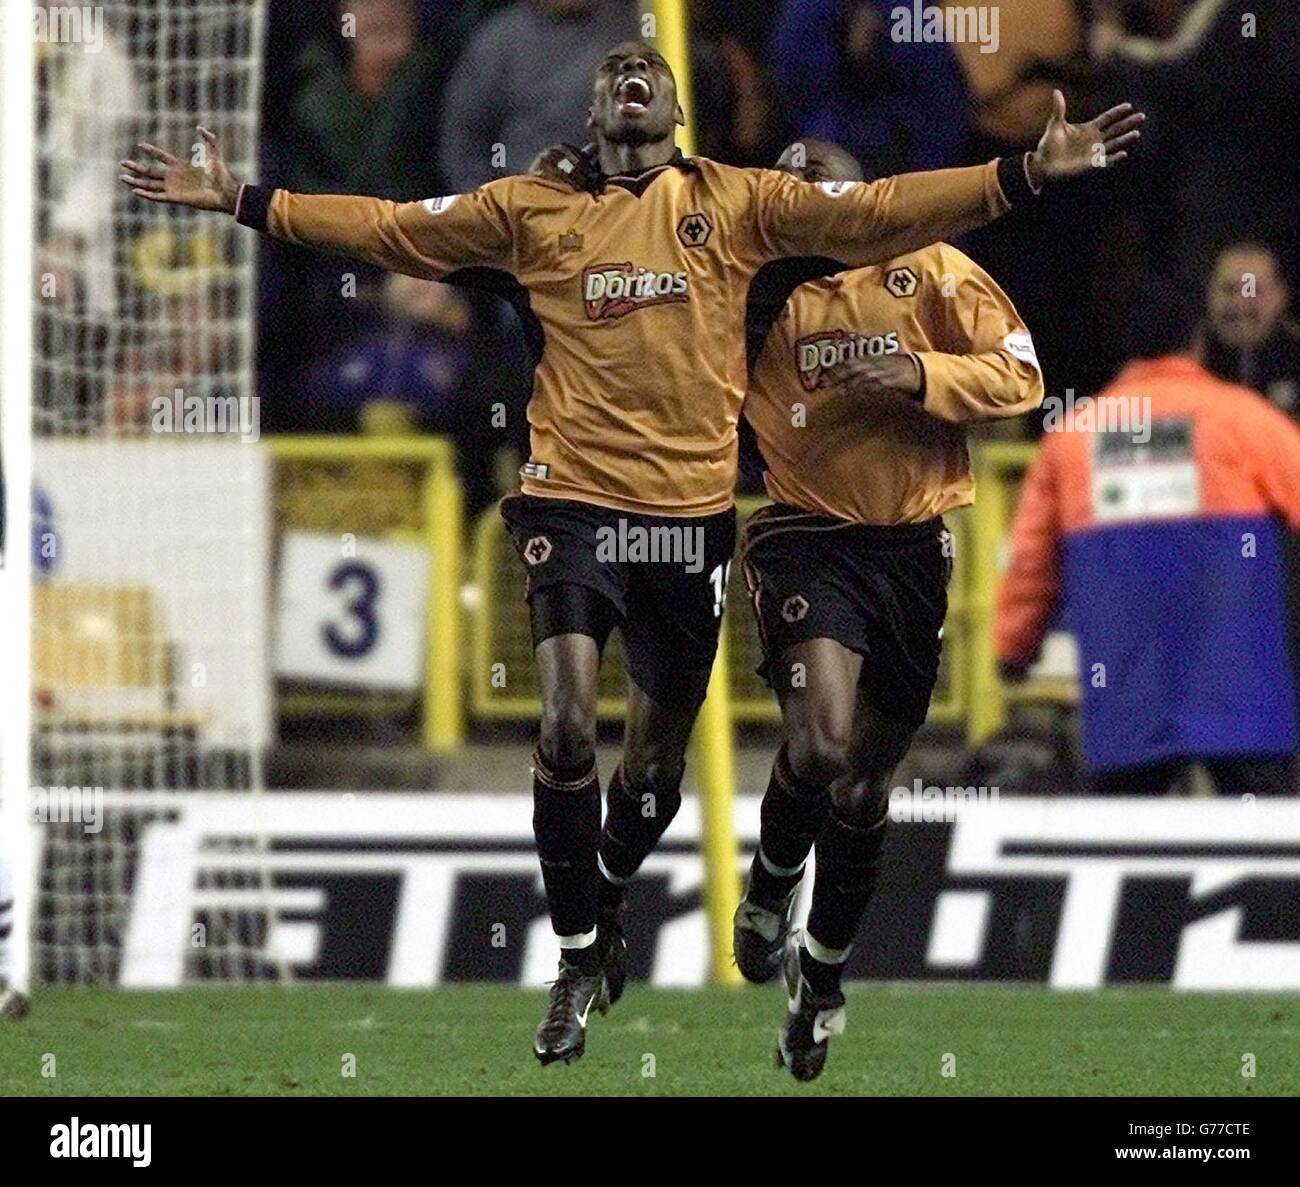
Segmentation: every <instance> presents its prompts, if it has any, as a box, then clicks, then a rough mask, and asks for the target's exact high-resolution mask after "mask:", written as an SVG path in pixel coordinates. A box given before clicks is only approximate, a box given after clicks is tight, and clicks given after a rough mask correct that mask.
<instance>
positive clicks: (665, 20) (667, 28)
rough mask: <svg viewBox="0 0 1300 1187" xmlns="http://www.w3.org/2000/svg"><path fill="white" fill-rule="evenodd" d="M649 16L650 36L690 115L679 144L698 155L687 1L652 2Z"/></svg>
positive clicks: (648, 6) (691, 153)
mask: <svg viewBox="0 0 1300 1187" xmlns="http://www.w3.org/2000/svg"><path fill="white" fill-rule="evenodd" d="M645 15H646V16H649V17H651V18H652V19H653V20H654V25H653V26H652V28H653V32H651V33H650V34H649V37H650V38H651V39H652V40H653V41H654V42H655V43H656V44H657V45H658V46H659V52H660V53H661V54H663V56H664V57H665V58H667V59H668V64H669V65H670V66H671V67H672V68H673V74H674V75H675V76H676V78H677V102H678V103H680V104H681V105H682V110H683V111H684V112H685V113H686V126H685V127H684V128H679V129H678V131H677V144H678V146H679V147H680V148H681V150H682V152H683V153H684V154H685V155H686V156H688V157H689V156H691V155H693V154H694V152H695V116H694V108H693V106H692V104H691V97H692V96H691V63H690V53H689V47H688V42H687V13H686V0H651V2H650V3H649V4H648V5H647V6H646V12H645Z"/></svg>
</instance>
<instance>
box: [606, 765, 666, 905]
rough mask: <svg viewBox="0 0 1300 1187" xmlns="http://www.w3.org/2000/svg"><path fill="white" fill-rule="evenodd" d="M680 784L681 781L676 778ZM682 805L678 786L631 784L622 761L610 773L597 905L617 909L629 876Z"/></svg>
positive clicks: (656, 842)
mask: <svg viewBox="0 0 1300 1187" xmlns="http://www.w3.org/2000/svg"><path fill="white" fill-rule="evenodd" d="M679 784H680V781H679ZM681 806H682V792H681V787H680V785H679V786H676V787H659V788H650V787H633V786H632V785H631V784H630V783H629V782H628V781H627V778H626V777H625V776H624V774H623V765H622V763H620V764H619V766H618V769H617V770H616V771H615V772H614V774H613V775H612V776H611V777H610V780H609V790H608V792H607V793H606V795H605V827H604V828H603V829H602V830H601V834H600V854H599V863H600V875H601V876H600V909H601V911H602V913H606V912H614V911H617V910H618V907H619V904H620V903H621V902H622V901H623V893H624V890H625V889H626V886H627V882H628V880H629V879H630V878H631V877H632V876H633V875H634V874H635V873H636V872H637V870H639V869H640V868H641V863H642V862H643V861H645V859H646V858H647V857H648V856H649V854H650V851H651V850H652V849H654V847H655V846H656V845H657V844H659V838H660V837H662V836H663V835H664V830H665V829H666V828H667V827H668V826H669V825H670V824H671V823H672V822H673V817H674V816H676V815H677V810H678V809H679V808H680V807H681Z"/></svg>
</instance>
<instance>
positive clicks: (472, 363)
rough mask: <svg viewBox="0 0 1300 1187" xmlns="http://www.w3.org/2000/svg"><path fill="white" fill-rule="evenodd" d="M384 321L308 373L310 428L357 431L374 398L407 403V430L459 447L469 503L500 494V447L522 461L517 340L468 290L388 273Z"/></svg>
mask: <svg viewBox="0 0 1300 1187" xmlns="http://www.w3.org/2000/svg"><path fill="white" fill-rule="evenodd" d="M383 306H384V310H385V312H386V313H387V314H388V318H389V324H388V325H387V326H386V327H382V328H378V329H376V330H375V331H374V332H372V333H369V334H366V335H364V336H362V337H359V338H357V339H355V340H354V341H351V342H349V343H348V344H347V345H345V346H342V347H340V348H339V349H337V350H335V351H333V352H332V353H330V354H328V355H326V356H325V357H324V358H322V359H320V360H319V362H317V363H316V364H315V365H314V366H313V367H312V368H311V370H310V371H309V373H308V376H307V384H306V387H307V390H308V391H309V392H310V395H311V402H312V409H313V429H314V430H315V431H317V432H342V433H355V432H358V431H359V430H360V429H361V428H362V427H363V426H364V425H365V423H366V417H367V409H368V408H370V407H373V406H374V405H376V404H395V405H399V406H401V407H403V408H404V409H405V411H406V413H407V417H406V420H407V421H408V423H409V425H410V427H411V428H412V429H415V430H418V431H421V432H426V433H440V434H445V435H446V436H449V437H451V438H452V439H453V440H454V441H455V443H456V451H457V462H458V469H459V472H460V477H461V480H462V483H463V484H464V488H465V495H466V508H467V510H468V512H469V513H470V514H471V515H474V514H477V513H478V512H479V511H481V510H482V509H483V508H484V507H486V506H487V505H488V504H489V503H491V502H492V500H493V499H495V498H496V497H497V495H498V493H499V492H498V491H497V489H496V482H495V467H494V462H495V459H496V456H497V451H498V449H499V448H502V447H505V448H510V447H513V448H514V449H515V452H516V453H517V454H519V461H520V462H522V460H523V459H524V458H526V457H527V440H528V434H527V425H526V422H525V407H526V405H527V400H528V388H529V367H528V363H527V361H526V359H525V358H524V352H523V346H522V342H521V340H520V337H519V335H518V334H517V333H515V334H504V335H503V334H501V333H500V332H499V327H498V325H497V324H496V322H495V319H494V312H495V311H493V310H492V309H490V308H485V307H484V302H483V300H482V299H481V298H480V297H478V296H476V295H475V294H472V293H467V292H464V291H462V290H459V289H456V288H452V287H450V286H449V285H445V284H437V283H435V282H433V281H428V280H418V279H415V278H413V277H409V276H400V275H396V274H392V275H389V276H388V277H386V278H385V281H384V287H383Z"/></svg>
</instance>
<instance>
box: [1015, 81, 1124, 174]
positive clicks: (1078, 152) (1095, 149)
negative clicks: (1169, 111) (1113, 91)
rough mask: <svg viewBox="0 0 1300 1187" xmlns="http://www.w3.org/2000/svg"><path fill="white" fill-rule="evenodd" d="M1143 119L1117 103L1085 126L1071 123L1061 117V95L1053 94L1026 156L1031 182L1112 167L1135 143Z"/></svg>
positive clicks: (1062, 103)
mask: <svg viewBox="0 0 1300 1187" xmlns="http://www.w3.org/2000/svg"><path fill="white" fill-rule="evenodd" d="M1146 118H1147V117H1146V116H1145V115H1144V114H1143V113H1142V112H1140V111H1134V110H1133V104H1132V103H1121V104H1119V106H1117V107H1112V108H1111V109H1110V110H1109V111H1103V112H1102V113H1101V115H1099V116H1098V117H1097V118H1096V119H1094V120H1089V121H1088V122H1087V123H1086V124H1071V123H1069V122H1068V121H1067V120H1066V118H1065V96H1064V95H1062V94H1061V92H1060V91H1053V92H1052V114H1051V116H1050V117H1049V118H1048V121H1047V128H1046V130H1045V131H1044V132H1043V138H1042V139H1041V140H1040V141H1039V142H1038V148H1037V150H1036V151H1035V152H1033V153H1032V154H1030V157H1029V172H1030V177H1031V180H1033V182H1034V183H1035V184H1036V185H1041V184H1042V183H1043V182H1044V181H1063V180H1065V179H1066V178H1069V177H1079V176H1080V175H1082V174H1084V173H1087V172H1088V171H1089V170H1091V169H1110V168H1113V167H1114V166H1115V165H1118V164H1119V163H1120V162H1121V161H1123V160H1125V159H1126V158H1127V157H1128V151H1127V150H1128V149H1129V148H1131V147H1132V146H1133V145H1134V144H1136V143H1137V141H1138V138H1139V136H1140V135H1141V133H1140V132H1139V131H1138V129H1139V128H1140V127H1141V126H1142V124H1143V123H1144V122H1145V121H1146Z"/></svg>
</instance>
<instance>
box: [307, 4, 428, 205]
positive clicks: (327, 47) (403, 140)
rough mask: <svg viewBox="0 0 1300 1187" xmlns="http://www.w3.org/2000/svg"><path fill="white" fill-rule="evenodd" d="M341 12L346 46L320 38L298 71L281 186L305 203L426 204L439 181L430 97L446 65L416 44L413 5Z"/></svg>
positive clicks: (359, 7)
mask: <svg viewBox="0 0 1300 1187" xmlns="http://www.w3.org/2000/svg"><path fill="white" fill-rule="evenodd" d="M340 8H341V10H342V11H341V16H340V20H341V21H342V19H343V18H346V17H350V18H351V22H350V24H349V25H347V26H344V25H342V24H341V25H340V28H342V29H343V30H344V33H343V36H342V37H341V38H336V37H329V38H314V39H313V40H311V41H310V42H308V44H307V45H306V46H305V47H304V48H303V49H302V51H301V53H300V55H299V58H298V61H297V66H296V73H297V76H298V85H297V88H296V90H295V92H294V95H293V98H292V100H291V101H290V105H289V123H290V131H291V137H292V147H291V154H292V155H291V158H290V160H289V161H288V162H287V165H286V168H285V170H284V183H285V185H286V186H288V187H290V188H293V189H296V190H300V191H302V192H305V193H321V192H324V193H362V194H375V195H377V196H379V197H385V198H394V199H401V200H409V199H410V198H413V197H416V196H424V197H428V196H429V195H430V194H432V193H434V192H436V191H437V190H438V188H439V185H440V180H441V179H440V178H439V176H438V173H437V169H436V166H435V163H434V161H433V154H432V152H431V151H430V143H429V142H430V137H431V134H432V132H433V125H432V123H431V120H432V111H433V110H434V109H433V107H432V106H431V102H432V100H433V94H432V90H433V88H434V87H436V86H437V85H438V79H439V77H440V75H441V74H442V73H443V72H445V71H446V69H447V67H448V63H447V62H446V61H445V60H444V59H443V56H442V54H441V53H440V51H439V49H438V48H437V46H436V45H433V44H428V43H421V42H420V41H418V39H417V28H418V15H419V14H418V8H417V5H416V3H415V0H343V3H342V4H341V5H340ZM349 34H350V35H349ZM340 41H341V43H342V47H343V50H344V53H343V54H342V56H340V54H339V42H340Z"/></svg>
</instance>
